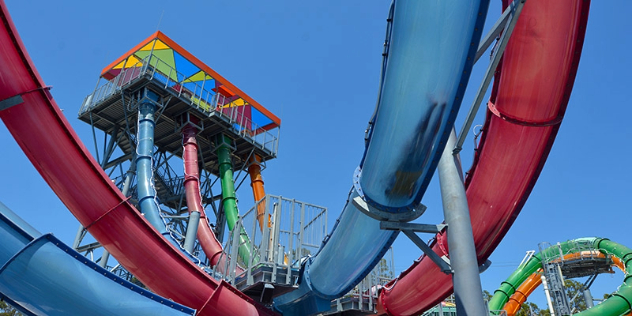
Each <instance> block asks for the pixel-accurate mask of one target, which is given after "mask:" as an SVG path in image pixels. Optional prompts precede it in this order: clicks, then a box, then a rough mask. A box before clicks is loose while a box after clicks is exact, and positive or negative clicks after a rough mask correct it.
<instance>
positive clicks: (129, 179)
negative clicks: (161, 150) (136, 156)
mask: <svg viewBox="0 0 632 316" xmlns="http://www.w3.org/2000/svg"><path fill="white" fill-rule="evenodd" d="M135 172H136V164H135V163H132V164H130V166H129V169H128V170H127V173H126V174H125V182H123V190H121V193H123V195H124V196H127V193H128V192H129V187H130V184H131V183H132V179H133V178H134V173H135ZM77 246H79V245H77ZM108 259H110V252H109V251H107V250H106V249H105V248H104V249H103V254H101V260H100V261H99V266H101V267H102V268H105V267H107V266H108Z"/></svg>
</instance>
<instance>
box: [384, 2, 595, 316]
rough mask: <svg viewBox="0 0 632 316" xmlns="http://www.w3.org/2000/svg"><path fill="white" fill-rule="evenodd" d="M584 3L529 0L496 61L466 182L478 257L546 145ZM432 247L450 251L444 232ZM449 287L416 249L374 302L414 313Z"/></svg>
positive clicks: (503, 223) (562, 106) (574, 57)
mask: <svg viewBox="0 0 632 316" xmlns="http://www.w3.org/2000/svg"><path fill="white" fill-rule="evenodd" d="M506 6H507V0H504V1H503V9H504V8H506ZM589 6H590V1H585V0H564V1H562V0H558V1H548V0H529V1H528V2H527V3H526V4H525V6H524V9H523V10H522V14H521V15H520V18H519V20H518V23H517V24H516V27H515V29H514V31H513V34H512V37H511V39H510V41H509V43H508V45H507V49H506V51H505V54H504V57H503V61H502V63H501V65H499V66H498V68H497V72H496V78H495V82H494V86H493V89H492V97H491V101H490V103H489V109H490V110H489V111H488V112H487V118H486V121H485V125H484V127H483V136H482V138H481V141H480V144H479V148H478V150H477V152H476V155H475V158H474V165H473V167H472V169H471V170H470V172H469V173H468V175H467V178H466V181H465V184H466V192H467V199H468V203H469V207H470V213H471V219H472V228H473V232H474V242H475V244H476V250H477V255H478V259H479V263H482V262H484V261H485V260H486V259H487V258H488V257H489V256H490V255H491V253H492V252H493V251H494V249H495V248H496V246H498V244H499V243H500V241H501V240H502V239H503V237H504V236H505V234H506V233H507V231H508V230H509V228H510V227H511V225H512V224H513V222H514V221H515V219H516V217H517V216H518V214H519V213H520V210H521V209H522V207H523V206H524V204H525V202H526V200H527V198H528V197H529V194H530V193H531V190H532V189H533V187H534V185H535V183H536V180H537V178H538V176H539V174H540V172H541V170H542V167H543V166H544V163H545V161H546V158H547V156H548V154H549V151H550V150H551V146H552V145H553V141H554V140H555V136H556V134H557V131H558V129H559V126H560V123H561V121H562V118H563V115H564V112H565V110H566V105H567V103H568V99H569V96H570V93H571V90H572V87H573V82H574V80H575V75H576V73H577V67H578V64H579V58H580V55H581V49H582V45H583V40H584V34H585V29H586V22H587V19H588V9H589ZM433 250H434V251H435V252H437V253H438V254H439V256H443V255H445V254H447V253H448V249H447V238H446V236H445V232H443V233H441V234H438V235H437V236H436V241H435V242H434V245H433ZM450 293H452V278H451V276H449V275H446V274H444V273H442V272H440V271H439V268H438V267H437V266H436V265H435V264H434V263H433V262H432V261H430V260H429V259H428V258H427V257H424V256H422V257H421V258H420V259H419V260H418V261H417V262H415V263H414V264H413V265H412V266H411V267H410V268H409V269H408V270H406V271H404V272H403V273H402V274H401V275H400V276H399V278H398V279H396V280H393V281H391V282H390V283H389V284H388V285H387V286H386V287H385V289H384V290H383V291H382V292H381V294H380V300H379V303H380V306H379V307H380V310H381V312H382V313H388V314H390V315H412V314H419V313H420V312H421V311H424V310H427V309H429V308H431V307H432V306H434V305H436V304H437V303H439V302H440V301H441V300H443V299H444V298H446V297H447V296H448V295H449V294H450Z"/></svg>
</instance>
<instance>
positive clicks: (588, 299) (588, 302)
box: [584, 289, 595, 308]
mask: <svg viewBox="0 0 632 316" xmlns="http://www.w3.org/2000/svg"><path fill="white" fill-rule="evenodd" d="M584 301H586V307H587V308H593V307H594V306H595V304H594V303H593V297H592V294H591V293H590V289H585V290H584Z"/></svg>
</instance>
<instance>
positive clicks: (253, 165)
mask: <svg viewBox="0 0 632 316" xmlns="http://www.w3.org/2000/svg"><path fill="white" fill-rule="evenodd" d="M249 162H250V166H248V174H249V175H250V186H251V187H252V195H253V196H254V198H255V203H257V202H258V201H261V199H263V197H264V196H265V195H266V191H265V189H264V187H263V177H261V158H260V157H259V156H258V155H256V154H253V155H252V157H251V158H250V161H249ZM265 212H266V209H265V204H263V203H259V204H258V205H257V221H258V222H259V229H260V230H261V231H262V232H263V223H264V221H265V219H264V218H263V215H264V214H265ZM268 227H270V219H268Z"/></svg>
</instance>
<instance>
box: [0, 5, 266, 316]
mask: <svg viewBox="0 0 632 316" xmlns="http://www.w3.org/2000/svg"><path fill="white" fill-rule="evenodd" d="M0 6H1V10H0V19H1V20H2V26H0V43H1V45H0V118H1V119H2V120H3V121H4V124H5V125H6V127H7V128H8V130H9V131H10V132H11V134H12V135H13V137H14V138H15V140H16V141H17V142H18V144H19V145H20V147H21V148H22V150H23V151H24V153H25V154H26V155H27V156H28V158H29V159H30V160H31V162H32V163H33V165H34V166H35V168H36V169H37V170H38V171H39V173H40V174H41V175H42V177H43V178H44V180H45V181H46V182H47V183H48V185H49V186H50V187H51V188H52V189H53V191H54V192H55V193H56V194H57V196H58V197H59V198H60V199H61V200H62V202H63V203H64V204H65V205H66V207H67V208H68V209H69V210H70V211H71V212H72V213H73V214H74V216H75V217H76V218H77V219H78V220H79V222H80V223H81V224H82V225H83V226H84V227H85V228H86V229H87V230H88V231H89V232H90V234H92V236H94V237H95V238H96V239H97V240H98V241H99V242H100V243H101V244H102V245H103V246H104V247H105V249H107V250H108V251H109V252H110V253H111V254H112V255H114V256H115V257H116V259H117V260H118V261H119V263H120V264H121V265H122V266H124V267H125V268H126V269H127V270H129V271H130V272H131V273H132V274H134V275H135V276H136V277H137V278H138V279H139V280H140V281H141V282H143V283H144V284H145V285H147V287H148V288H150V289H151V290H152V291H153V292H155V293H157V294H159V295H161V296H164V297H167V298H170V299H172V300H174V301H176V302H178V303H181V304H184V305H186V306H189V307H191V308H195V309H197V311H198V314H199V315H271V314H273V313H272V312H271V311H270V310H268V309H266V308H265V307H263V306H261V305H259V304H257V303H256V302H254V301H253V300H252V299H250V298H248V297H247V296H245V295H244V294H242V293H241V292H239V291H237V290H236V289H234V288H233V287H231V286H230V285H228V284H227V283H225V282H224V281H216V280H214V279H212V278H211V277H210V276H209V275H208V274H207V273H205V272H204V271H202V270H201V269H200V268H199V267H197V266H196V265H194V264H193V263H192V262H190V261H189V260H188V259H187V258H186V257H185V256H184V255H182V254H181V253H180V251H178V250H177V249H175V248H174V247H173V246H172V245H171V244H170V243H169V242H167V241H166V240H164V239H163V238H162V236H161V235H160V233H158V232H157V231H156V230H155V229H154V228H153V227H152V226H151V225H150V224H149V223H148V222H147V221H146V220H145V219H144V218H143V216H142V215H141V214H140V213H139V212H138V211H137V210H136V209H135V208H134V207H133V206H132V205H131V204H130V203H129V202H128V201H127V199H126V198H125V196H123V195H122V194H121V192H120V191H119V189H118V188H116V187H115V186H114V184H112V182H111V181H110V179H109V178H108V176H107V175H106V174H105V173H104V172H103V170H102V169H101V167H99V165H98V163H97V162H96V161H95V160H94V158H92V156H91V155H90V153H89V152H88V150H87V149H86V148H85V147H84V145H83V144H82V143H81V141H80V140H79V138H78V137H77V135H76V134H75V132H74V131H73V130H72V129H71V127H70V124H69V123H68V121H67V120H66V118H65V117H64V116H63V115H62V113H61V111H60V109H59V107H58V106H57V104H56V103H55V101H54V100H53V98H52V96H51V95H50V93H49V91H48V89H47V88H46V85H45V84H44V82H43V81H42V79H41V78H40V76H39V74H38V73H37V70H36V69H35V67H34V66H33V63H32V61H31V59H30V57H29V56H28V54H27V52H26V50H25V49H24V45H23V43H22V40H21V39H20V37H19V35H18V34H17V32H16V30H15V26H14V25H13V22H12V20H11V17H10V16H9V13H8V11H7V8H6V6H5V4H4V1H3V0H0Z"/></svg>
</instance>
